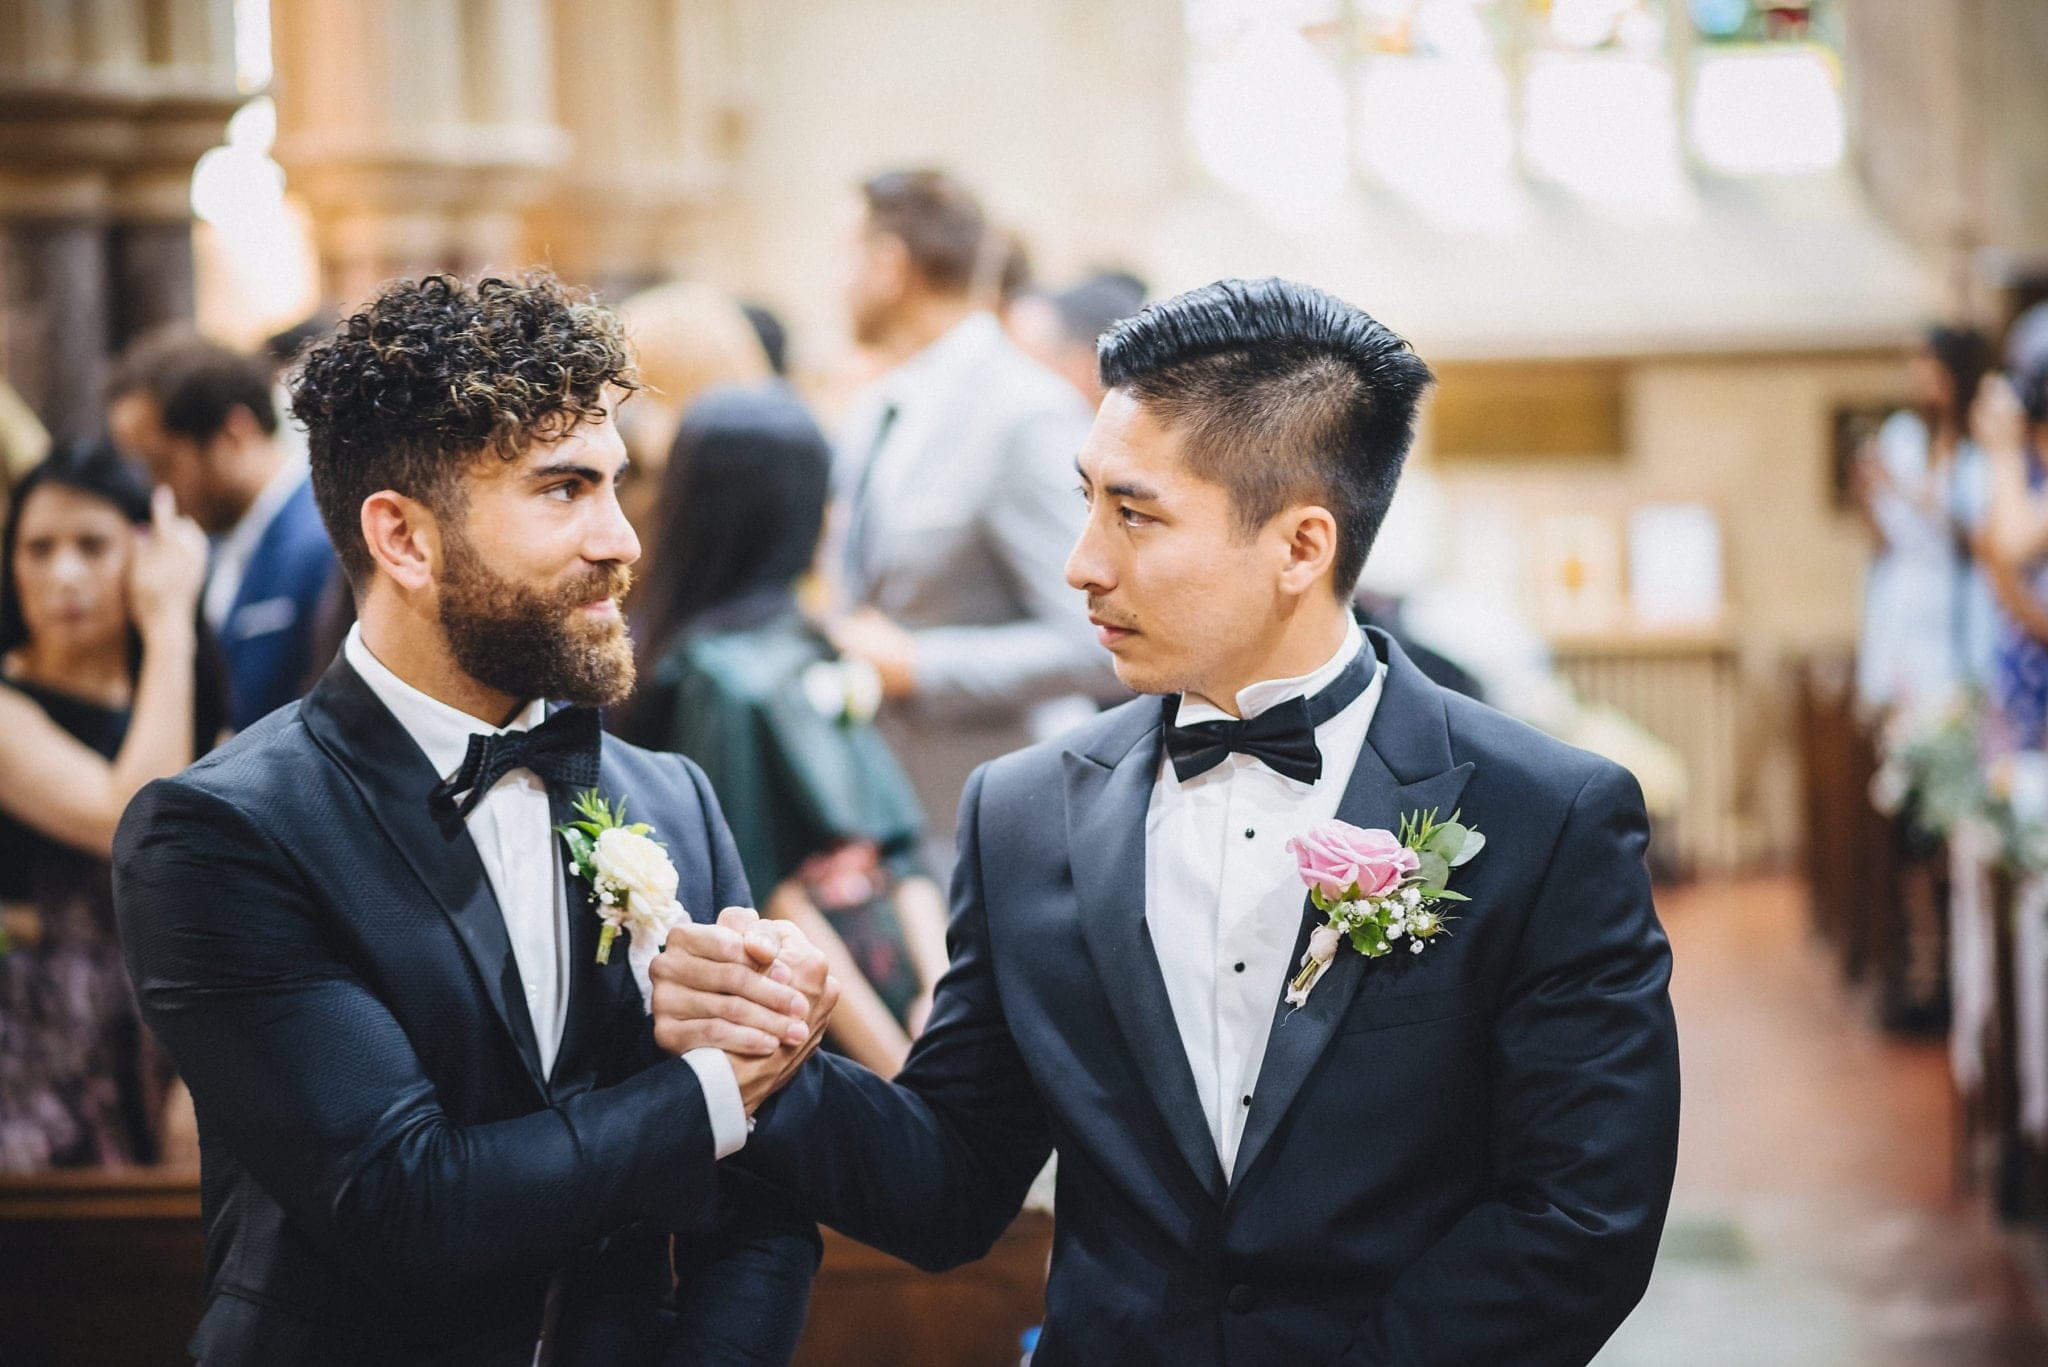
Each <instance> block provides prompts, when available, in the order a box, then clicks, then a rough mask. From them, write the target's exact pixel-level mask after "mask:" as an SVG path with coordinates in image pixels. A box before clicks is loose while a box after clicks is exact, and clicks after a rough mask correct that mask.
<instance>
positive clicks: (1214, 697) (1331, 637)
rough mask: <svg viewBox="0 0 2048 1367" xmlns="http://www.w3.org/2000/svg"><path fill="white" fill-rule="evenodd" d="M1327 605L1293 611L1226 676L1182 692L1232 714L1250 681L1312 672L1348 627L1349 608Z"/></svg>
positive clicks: (1340, 643) (1340, 644) (1334, 651)
mask: <svg viewBox="0 0 2048 1367" xmlns="http://www.w3.org/2000/svg"><path fill="white" fill-rule="evenodd" d="M1330 609H1331V610H1329V611H1321V610H1318V611H1315V612H1312V613H1311V612H1308V611H1303V612H1301V613H1299V614H1297V615H1296V618H1295V620H1292V621H1290V622H1288V623H1286V624H1285V625H1284V626H1283V628H1282V630H1281V633H1280V635H1279V637H1278V638H1276V639H1275V640H1274V641H1273V642H1272V643H1271V645H1270V646H1269V647H1268V648H1267V649H1265V650H1263V651H1260V652H1259V653H1257V654H1256V655H1254V656H1252V657H1250V658H1248V659H1246V660H1243V661H1240V662H1235V663H1234V667H1233V668H1232V669H1231V671H1230V674H1229V676H1228V677H1226V678H1223V679H1220V680H1217V681H1214V682H1212V683H1209V684H1206V685H1204V686H1203V687H1201V688H1198V689H1196V688H1191V689H1188V690H1186V692H1185V693H1184V694H1183V696H1185V697H1188V698H1192V699H1196V700H1199V701H1201V702H1206V703H1208V704H1209V705H1210V706H1211V707H1214V708H1216V709H1217V710H1219V711H1222V712H1227V713H1229V714H1230V715H1231V716H1233V717H1235V716H1239V715H1241V714H1240V713H1239V711H1238V705H1237V695H1238V694H1239V693H1240V692H1242V691H1243V690H1245V689H1247V688H1250V687H1251V686H1252V685H1253V684H1257V683H1264V682H1266V681H1267V680H1269V679H1298V678H1300V677H1301V676H1303V675H1304V674H1313V673H1315V672H1316V671H1317V670H1318V669H1321V668H1322V667H1323V666H1324V665H1326V664H1328V663H1329V662H1330V661H1331V660H1332V659H1333V658H1335V656H1336V654H1337V652H1338V651H1339V650H1340V649H1342V648H1343V645H1344V639H1345V636H1346V635H1347V634H1348V633H1349V632H1350V630H1351V614H1350V611H1349V609H1348V608H1346V607H1345V606H1344V605H1343V604H1340V603H1336V602H1332V603H1331V604H1330Z"/></svg>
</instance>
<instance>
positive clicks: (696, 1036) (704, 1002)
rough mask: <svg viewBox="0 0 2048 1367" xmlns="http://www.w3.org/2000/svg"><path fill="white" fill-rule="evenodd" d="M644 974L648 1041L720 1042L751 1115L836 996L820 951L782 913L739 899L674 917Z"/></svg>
mask: <svg viewBox="0 0 2048 1367" xmlns="http://www.w3.org/2000/svg"><path fill="white" fill-rule="evenodd" d="M648 977H649V980H650V981H651V982H652V984H653V987H654V991H653V995H652V998H651V1000H650V1001H649V1003H648V1007H649V1009H650V1010H651V1011H652V1012H653V1014H654V1040H655V1043H657V1044H659V1045H660V1046H661V1047H662V1048H663V1049H665V1050H667V1051H668V1052H669V1053H671V1054H675V1055H677V1056H678V1057H680V1056H682V1055H683V1054H687V1053H688V1052H690V1051H691V1050H692V1049H701V1048H712V1049H720V1050H723V1051H724V1052H725V1056H726V1058H727V1059H728V1060H729V1061H730V1062H731V1063H732V1070H733V1076H734V1077H735V1078H736V1079H737V1080H738V1081H739V1085H740V1101H741V1102H742V1103H743V1104H744V1105H745V1107H746V1111H747V1114H748V1115H750V1116H751V1115H752V1114H753V1113H754V1109H755V1108H756V1107H757V1106H759V1105H760V1104H761V1103H762V1102H763V1101H766V1100H767V1099H768V1098H769V1097H771V1096H773V1095H774V1094H775V1093H776V1092H777V1091H778V1090H780V1089H781V1087H782V1086H783V1084H784V1083H786V1082H788V1081H789V1079H790V1078H791V1077H792V1076H794V1075H795V1073H796V1070H797V1069H798V1068H799V1067H801V1066H802V1065H803V1061H804V1060H805V1059H807V1058H809V1057H810V1056H811V1051H812V1050H813V1049H816V1048H817V1047H818V1043H819V1041H820V1040H822V1039H823V1038H824V1037H825V1023H826V1021H827V1020H829V1019H830V1018H831V1015H832V1009H833V1008H834V1007H835V1006H837V1005H838V1004H839V980H838V979H837V978H835V977H833V976H832V975H831V974H830V973H829V972H827V971H826V966H825V956H824V954H823V953H821V952H820V951H819V950H818V949H817V948H816V947H815V946H814V945H812V944H811V942H810V941H809V940H807V939H805V938H804V935H803V933H802V932H801V931H799V930H798V929H797V928H796V927H795V926H793V925H791V924H790V923H789V922H787V921H770V920H764V919H763V918H762V917H761V916H760V915H759V914H758V913H756V912H754V911H753V910H751V909H750V908H747V907H727V908H726V909H725V910H724V911H721V912H719V913H718V921H717V923H716V924H713V925H699V924H697V923H696V922H694V921H692V922H689V923H688V924H685V925H680V926H677V927H676V928H675V929H674V930H672V931H670V932H669V934H668V941H667V943H666V945H665V946H664V947H663V949H662V952H661V953H660V955H658V956H657V957H656V958H655V960H654V963H653V965H652V966H651V967H650V968H649V969H648Z"/></svg>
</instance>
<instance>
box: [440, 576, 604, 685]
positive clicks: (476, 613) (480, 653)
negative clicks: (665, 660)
mask: <svg viewBox="0 0 2048 1367" xmlns="http://www.w3.org/2000/svg"><path fill="white" fill-rule="evenodd" d="M446 546H447V556H448V558H447V563H446V566H445V567H444V569H443V571H442V574H441V586H440V587H441V629H442V630H443V631H444V632H446V633H447V636H448V648H449V650H450V652H451V653H452V654H453V655H454V656H455V663H456V664H458V665H460V666H461V667H462V671H463V672H464V673H465V674H468V675H469V676H470V677H471V678H472V679H475V680H476V681H477V682H478V683H480V684H483V685H485V686H486V687H488V688H494V689H496V690H497V691H498V692H500V693H503V694H506V695H507V696H509V697H514V698H520V699H529V698H547V699H550V700H558V701H563V702H572V703H576V704H578V705H580V706H584V707H601V706H604V705H605V704H608V703H615V702H619V701H621V700H622V699H624V698H625V697H626V696H627V695H628V694H629V693H631V692H632V691H633V642H632V638H631V637H629V636H628V635H627V633H626V624H625V620H624V618H623V617H614V618H611V619H609V620H602V621H599V620H592V619H591V618H589V617H587V616H585V615H584V614H583V612H582V611H581V609H582V607H583V605H584V604H585V603H591V602H595V601H596V600H598V599H599V598H603V597H606V596H610V597H612V598H614V599H620V598H623V597H624V596H625V593H626V589H627V587H628V586H629V585H630V584H631V583H632V582H633V576H632V572H631V571H629V570H628V569H626V567H625V566H623V565H614V566H610V567H602V568H597V569H593V570H592V571H591V572H590V573H588V574H584V575H579V576H577V577H576V578H575V579H573V580H570V581H569V582H567V583H565V584H561V585H557V586H549V587H536V586H533V585H528V584H520V583H516V582H514V581H512V580H509V579H505V578H503V577H501V576H500V575H498V574H497V573H496V572H495V571H493V570H492V569H491V567H490V566H489V565H487V564H485V563H484V561H483V557H481V556H479V555H478V554H477V553H476V550H475V548H474V547H472V546H471V545H470V544H469V541H468V539H467V538H466V537H463V536H460V535H453V536H450V537H449V538H448V540H447V543H446Z"/></svg>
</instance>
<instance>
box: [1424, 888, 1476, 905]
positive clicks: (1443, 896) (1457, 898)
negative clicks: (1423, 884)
mask: <svg viewBox="0 0 2048 1367" xmlns="http://www.w3.org/2000/svg"><path fill="white" fill-rule="evenodd" d="M1428 895H1429V897H1430V898H1431V900H1433V901H1438V902H1469V901H1471V900H1472V899H1471V898H1469V897H1467V896H1466V895H1465V894H1464V893H1462V892H1452V891H1451V890H1450V889H1449V888H1438V889H1437V890H1436V891H1435V892H1432V893H1430V894H1428Z"/></svg>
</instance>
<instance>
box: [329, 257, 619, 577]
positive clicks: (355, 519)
mask: <svg viewBox="0 0 2048 1367" xmlns="http://www.w3.org/2000/svg"><path fill="white" fill-rule="evenodd" d="M639 387H640V386H639V382H638V380H637V379H636V378H635V376H634V372H633V354H632V350H631V348H630V347H629V346H628V345H627V342H626V334H625V331H624V329H623V328H622V327H621V326H620V324H619V320H618V319H617V318H616V317H615V316H614V315H613V314H612V313H611V311H610V310H608V309H606V308H604V307H603V306H602V305H600V304H598V303H596V302H595V301H594V300H592V299H591V298H590V297H589V296H587V295H584V294H581V293H579V292H577V291H574V290H571V289H570V288H568V287H567V286H565V285H563V284H562V282H561V281H559V280H557V279H555V277H554V276H553V275H551V274H549V273H547V272H546V271H529V272H527V273H525V274H523V275H521V276H519V277H518V278H517V279H513V280H500V279H496V278H486V279H482V280H478V281H476V282H475V283H474V284H469V283H465V282H464V281H461V280H457V279H455V278H454V277H453V276H447V275H429V276H427V277H425V278H424V279H420V280H399V281H394V282H392V283H391V284H389V285H386V286H385V287H384V288H383V289H382V290H380V291H379V292H378V294H377V296H376V298H374V299H372V300H371V301H370V303H369V305H368V307H366V308H364V309H363V310H362V312H360V313H356V314H353V315H351V316H350V317H349V318H347V319H345V320H344V321H343V322H342V324H341V326H340V327H339V328H338V329H337V330H336V332H335V333H334V335H333V336H331V337H330V338H328V339H327V340H326V341H324V342H322V343H320V344H319V345H318V346H316V347H314V348H312V349H311V350H310V351H308V352H307V353H306V356H305V360H304V361H303V362H302V363H301V364H300V366H299V368H298V372H297V373H296V374H295V375H294V376H293V377H292V380H291V396H292V412H293V414H294V415H295V416H296V417H297V418H298V419H299V421H300V422H302V423H304V424H305V425H306V434H307V438H308V442H307V445H308V451H309V454H310V456H311V461H312V473H313V497H314V500H315V501H316V502H317V503H318V504H319V505H320V517H321V519H322V520H323V521H324V522H325V523H326V524H327V534H328V536H329V537H330V538H331V539H332V540H333V542H334V547H335V551H336V552H337V553H338V554H339V555H340V557H341V564H342V568H343V570H344V571H346V572H347V574H348V577H349V582H350V583H351V584H352V585H353V586H354V587H355V589H356V590H357V591H358V592H361V591H362V589H363V588H364V587H366V586H367V585H368V583H369V582H370V576H371V572H372V568H373V566H372V562H371V560H370V551H369V547H368V546H367V545H365V544H364V541H363V537H362V529H361V515H362V514H361V510H362V506H363V500H364V499H366V498H368V497H369V496H370V495H371V494H374V493H376V492H377V491H378V490H380V489H392V490H396V491H397V492H399V493H401V494H404V495H406V496H407V497H409V498H416V499H418V500H419V501H420V502H422V503H424V504H426V505H427V506H428V507H429V508H431V509H433V510H434V512H435V514H436V515H437V516H445V517H454V516H459V515H460V513H461V511H462V506H463V504H462V481H461V479H460V478H459V476H460V475H461V473H462V472H463V471H464V470H465V469H466V468H467V467H468V465H469V463H470V462H471V461H473V460H476V459H478V458H480V457H483V456H486V455H489V456H496V457H498V458H499V459H501V460H511V459H514V458H516V457H517V456H518V455H519V454H520V453H521V452H523V451H524V450H526V449H527V448H528V447H530V446H532V445H533V444H534V443H536V442H548V441H554V440H556V439H558V438H560V437H561V436H563V435H564V434H565V433H567V432H568V431H569V430H570V429H571V428H573V427H575V426H576V425H578V424H579V423H584V422H591V421H595V420H597V419H599V418H601V417H603V416H604V414H605V411H606V405H607V402H608V400H609V399H610V398H611V397H612V396H613V395H614V394H625V393H631V392H632V391H633V390H635V389H638V388H639Z"/></svg>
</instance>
